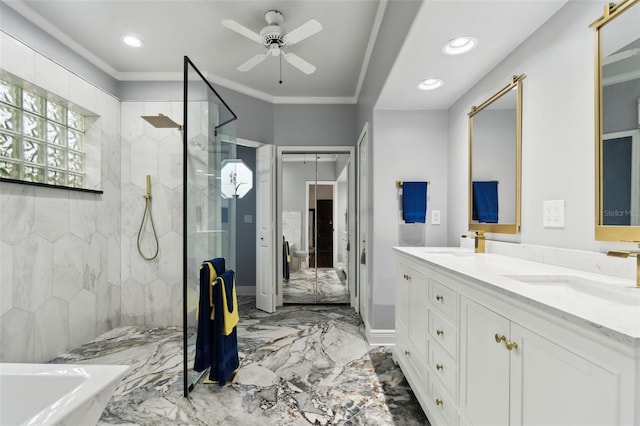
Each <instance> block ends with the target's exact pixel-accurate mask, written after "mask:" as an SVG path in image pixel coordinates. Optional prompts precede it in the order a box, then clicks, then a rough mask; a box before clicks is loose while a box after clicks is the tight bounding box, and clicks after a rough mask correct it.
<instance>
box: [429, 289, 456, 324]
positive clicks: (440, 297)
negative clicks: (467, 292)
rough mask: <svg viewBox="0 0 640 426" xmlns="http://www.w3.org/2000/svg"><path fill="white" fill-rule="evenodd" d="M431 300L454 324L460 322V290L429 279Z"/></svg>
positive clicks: (432, 304)
mask: <svg viewBox="0 0 640 426" xmlns="http://www.w3.org/2000/svg"><path fill="white" fill-rule="evenodd" d="M429 302H430V303H431V306H433V307H435V308H436V309H437V310H438V311H440V312H442V313H443V314H444V315H445V316H446V317H447V318H449V319H450V320H451V321H452V322H453V323H454V324H457V323H458V320H457V318H458V292H457V291H455V290H452V289H450V288H449V287H447V286H446V285H444V284H442V283H441V282H439V281H437V280H434V279H432V278H430V279H429Z"/></svg>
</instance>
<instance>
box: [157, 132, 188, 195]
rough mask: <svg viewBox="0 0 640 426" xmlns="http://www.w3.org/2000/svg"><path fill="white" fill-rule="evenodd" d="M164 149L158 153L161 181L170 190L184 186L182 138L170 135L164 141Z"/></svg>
mask: <svg viewBox="0 0 640 426" xmlns="http://www.w3.org/2000/svg"><path fill="white" fill-rule="evenodd" d="M161 144H162V149H161V150H160V151H159V152H158V155H159V157H158V166H159V173H160V174H159V180H160V183H162V184H163V185H164V186H166V187H167V188H169V189H176V188H177V187H179V186H182V163H183V160H182V156H183V152H182V151H183V150H182V137H181V136H180V134H177V132H176V134H170V135H169V136H167V137H165V138H164V139H163V140H162V141H161Z"/></svg>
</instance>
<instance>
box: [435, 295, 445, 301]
mask: <svg viewBox="0 0 640 426" xmlns="http://www.w3.org/2000/svg"><path fill="white" fill-rule="evenodd" d="M436 300H437V301H438V302H444V296H441V295H439V294H438V295H437V296H436Z"/></svg>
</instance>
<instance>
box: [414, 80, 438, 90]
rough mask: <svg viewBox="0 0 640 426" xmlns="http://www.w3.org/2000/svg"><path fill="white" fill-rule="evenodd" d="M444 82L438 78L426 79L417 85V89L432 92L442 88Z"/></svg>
mask: <svg viewBox="0 0 640 426" xmlns="http://www.w3.org/2000/svg"><path fill="white" fill-rule="evenodd" d="M443 84H444V81H442V80H440V79H439V78H428V79H426V80H422V81H421V82H420V84H418V89H420V90H433V89H437V88H438V87H440V86H442V85H443Z"/></svg>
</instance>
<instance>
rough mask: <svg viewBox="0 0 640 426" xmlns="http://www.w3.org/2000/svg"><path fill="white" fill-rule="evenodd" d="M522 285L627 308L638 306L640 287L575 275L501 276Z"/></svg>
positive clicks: (639, 303) (639, 302)
mask: <svg viewBox="0 0 640 426" xmlns="http://www.w3.org/2000/svg"><path fill="white" fill-rule="evenodd" d="M503 276H504V277H506V278H511V279H513V280H516V281H520V282H522V283H525V284H528V285H532V286H536V287H545V288H548V289H552V288H555V289H556V290H557V291H563V292H572V293H574V294H575V293H582V294H586V295H589V296H593V297H598V298H601V299H605V300H609V301H611V302H614V303H618V304H621V305H627V306H640V287H637V286H634V285H625V284H621V283H607V282H600V281H594V280H590V279H587V278H582V277H578V276H575V275H503Z"/></svg>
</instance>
